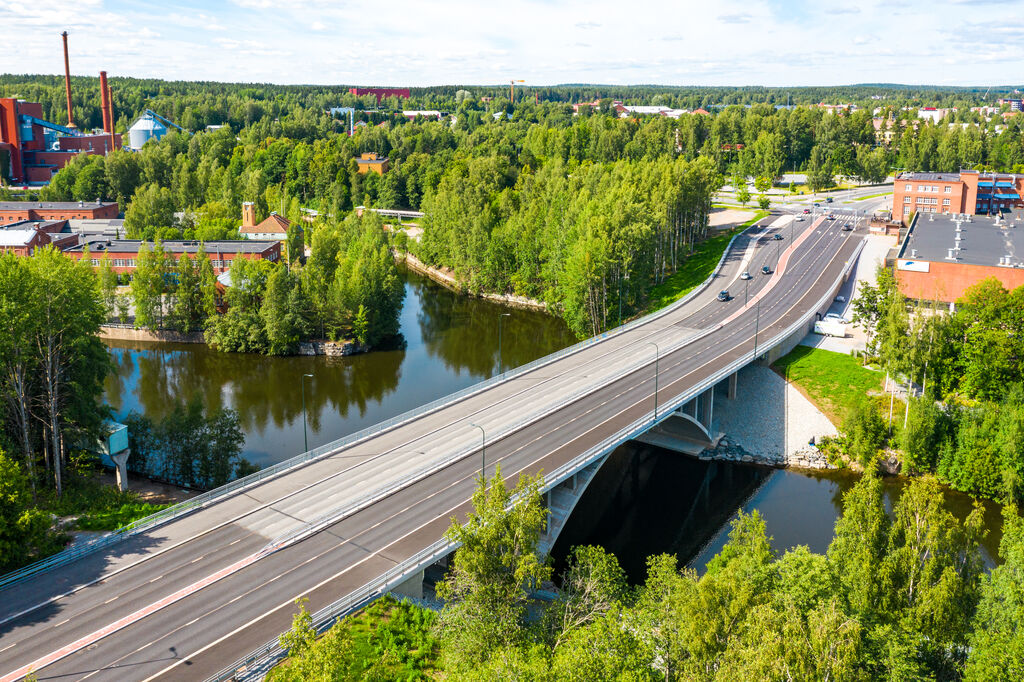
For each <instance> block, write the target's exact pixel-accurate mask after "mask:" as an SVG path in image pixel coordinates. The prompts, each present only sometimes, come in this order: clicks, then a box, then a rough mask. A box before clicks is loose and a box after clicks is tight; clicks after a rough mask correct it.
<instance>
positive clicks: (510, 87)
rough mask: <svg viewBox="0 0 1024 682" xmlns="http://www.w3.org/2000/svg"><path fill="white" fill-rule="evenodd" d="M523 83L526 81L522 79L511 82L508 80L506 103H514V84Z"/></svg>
mask: <svg viewBox="0 0 1024 682" xmlns="http://www.w3.org/2000/svg"><path fill="white" fill-rule="evenodd" d="M525 82H526V81H524V80H523V79H522V78H518V79H513V80H510V81H509V82H508V101H509V102H513V103H514V102H515V101H516V83H525Z"/></svg>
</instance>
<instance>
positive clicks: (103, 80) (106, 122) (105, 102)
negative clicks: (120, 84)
mask: <svg viewBox="0 0 1024 682" xmlns="http://www.w3.org/2000/svg"><path fill="white" fill-rule="evenodd" d="M109 92H110V91H109V90H107V72H106V71H100V107H101V108H102V109H103V132H105V133H109V132H110V94H109Z"/></svg>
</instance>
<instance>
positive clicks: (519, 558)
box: [437, 468, 551, 670]
mask: <svg viewBox="0 0 1024 682" xmlns="http://www.w3.org/2000/svg"><path fill="white" fill-rule="evenodd" d="M540 486H541V482H540V479H539V478H521V479H520V480H519V483H518V484H517V485H516V487H515V489H513V490H511V491H510V490H509V489H507V488H506V487H505V483H504V480H503V479H502V478H501V471H500V468H499V469H498V470H496V471H495V474H494V477H493V478H492V479H490V481H487V482H485V481H483V480H481V485H480V487H479V488H478V489H477V490H476V491H475V492H474V493H473V511H472V512H470V514H469V516H468V518H467V519H466V522H465V524H460V523H459V522H458V521H457V520H456V519H452V526H451V528H449V529H448V532H447V534H446V537H447V538H448V539H449V540H450V541H452V542H453V543H455V544H457V545H458V546H459V549H458V550H457V551H456V552H455V556H454V559H453V560H452V563H451V567H450V569H449V572H448V576H447V577H446V578H445V580H444V581H443V582H441V583H439V584H438V585H437V592H438V596H439V597H440V598H441V599H444V600H445V601H446V602H447V604H446V607H445V609H444V611H443V612H442V613H441V618H440V619H439V621H438V633H439V635H440V637H441V641H442V653H443V657H444V660H445V661H446V664H447V665H448V666H449V667H450V669H451V670H459V669H472V668H473V667H474V666H476V665H478V664H480V663H482V662H485V661H487V660H488V658H490V656H491V655H492V653H493V652H496V651H499V650H502V649H504V648H506V647H509V646H513V645H518V644H520V643H522V642H523V640H524V638H525V636H526V631H525V627H526V615H527V612H526V608H527V603H528V596H529V591H530V590H531V589H533V588H534V587H535V586H537V585H539V584H540V583H541V582H543V581H544V580H547V579H548V577H549V575H550V573H551V569H550V568H549V567H548V566H547V565H545V563H544V562H543V561H541V559H540V557H539V556H538V551H537V545H538V542H539V541H540V534H541V531H542V530H543V528H544V524H545V518H546V515H547V512H546V510H545V509H544V507H543V505H542V503H541V495H540ZM513 501H515V502H514V503H513Z"/></svg>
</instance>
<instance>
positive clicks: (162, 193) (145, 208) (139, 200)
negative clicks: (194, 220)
mask: <svg viewBox="0 0 1024 682" xmlns="http://www.w3.org/2000/svg"><path fill="white" fill-rule="evenodd" d="M174 210H175V206H174V198H173V196H172V195H171V191H170V190H169V189H167V188H166V187H160V186H159V185H157V184H149V185H145V186H143V187H140V188H139V189H138V190H136V192H135V194H133V195H132V201H131V204H129V206H128V209H127V210H126V211H125V213H124V229H125V231H126V233H127V238H128V239H142V240H145V241H152V240H154V239H156V238H157V237H161V238H163V237H164V236H165V235H167V234H168V230H170V231H171V233H172V234H175V236H177V232H176V226H177V221H176V220H175V218H174Z"/></svg>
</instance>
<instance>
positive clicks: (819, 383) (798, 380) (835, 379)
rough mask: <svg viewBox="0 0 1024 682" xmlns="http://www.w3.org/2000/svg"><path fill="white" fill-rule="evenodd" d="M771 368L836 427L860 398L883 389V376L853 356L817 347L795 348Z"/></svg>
mask: <svg viewBox="0 0 1024 682" xmlns="http://www.w3.org/2000/svg"><path fill="white" fill-rule="evenodd" d="M772 367H773V369H775V371H776V372H778V373H779V374H780V375H782V376H783V377H785V378H787V379H789V381H790V382H792V383H793V384H794V385H795V386H796V387H797V388H799V389H800V390H801V392H802V393H803V394H804V395H806V396H807V397H808V399H809V400H810V401H811V402H812V403H814V404H815V406H816V407H817V408H818V409H819V410H821V411H822V412H824V413H825V415H826V416H827V417H828V418H829V420H830V421H831V422H832V423H833V424H837V425H838V424H841V423H842V421H843V419H844V418H845V416H846V413H847V411H848V410H849V409H850V408H851V407H853V406H854V405H855V404H856V403H857V402H858V401H859V400H861V399H862V398H863V396H865V395H871V394H876V395H877V394H879V393H881V392H882V388H883V387H882V381H883V378H884V375H883V374H882V373H880V372H876V371H873V370H870V369H868V368H866V367H862V366H861V364H860V361H859V360H858V359H857V358H855V357H853V356H852V355H846V354H844V353H835V352H833V351H828V350H821V349H820V348H809V347H807V346H797V347H796V348H795V349H793V350H792V351H791V352H790V353H789V354H787V355H785V356H784V357H782V358H779V359H778V360H777V361H776V362H775V364H774V365H772Z"/></svg>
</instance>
